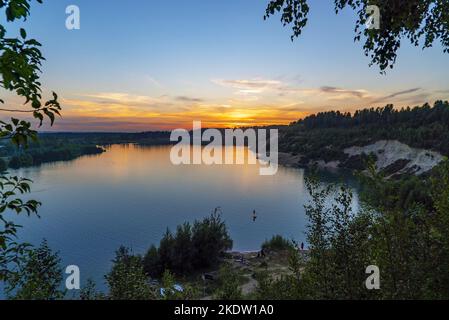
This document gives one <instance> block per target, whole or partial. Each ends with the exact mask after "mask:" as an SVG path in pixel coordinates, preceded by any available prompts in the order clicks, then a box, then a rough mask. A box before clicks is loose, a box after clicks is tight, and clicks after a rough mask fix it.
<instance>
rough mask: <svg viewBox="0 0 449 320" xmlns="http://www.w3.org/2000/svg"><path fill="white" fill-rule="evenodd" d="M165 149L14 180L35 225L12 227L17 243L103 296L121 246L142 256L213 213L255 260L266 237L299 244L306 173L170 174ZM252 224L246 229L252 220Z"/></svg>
mask: <svg viewBox="0 0 449 320" xmlns="http://www.w3.org/2000/svg"><path fill="white" fill-rule="evenodd" d="M169 154H170V147H138V146H134V145H126V146H123V145H114V146H111V147H108V148H107V152H105V153H103V154H101V155H97V156H85V157H82V158H79V159H77V160H74V161H70V162H58V163H54V164H46V165H43V166H41V167H35V168H28V169H23V170H19V171H17V172H12V174H20V175H22V176H24V177H29V178H31V179H33V180H34V184H33V193H32V197H33V198H34V199H37V200H40V201H42V203H43V205H42V207H41V209H40V211H39V213H40V215H41V218H40V219H38V218H34V217H33V218H25V217H20V218H19V219H18V221H19V223H21V224H23V225H24V229H23V230H22V231H21V239H23V240H25V241H28V242H31V243H33V244H39V242H40V241H41V240H42V239H43V238H46V239H47V240H48V242H49V244H50V246H51V247H52V248H54V249H55V250H57V251H59V253H60V255H61V257H62V260H63V264H64V265H68V264H76V265H78V266H79V267H80V269H81V276H82V278H83V280H86V278H87V277H91V278H93V279H94V280H95V281H96V282H97V284H98V286H99V287H100V288H104V286H103V284H104V280H103V275H104V274H105V273H107V272H108V270H109V269H110V266H111V262H110V261H111V259H113V257H114V250H115V249H117V248H118V247H119V246H120V245H125V246H128V247H131V248H132V249H133V251H134V252H135V253H144V252H145V250H146V249H147V248H148V247H149V246H150V245H151V244H153V243H154V244H157V243H159V240H160V238H161V236H162V234H163V233H164V232H165V230H166V228H167V227H168V228H170V229H171V230H174V229H175V227H176V226H177V225H179V224H181V223H183V222H185V221H193V220H194V219H201V218H203V217H205V216H207V215H209V214H210V213H211V212H212V211H213V209H214V208H215V207H218V206H220V207H221V208H222V211H223V218H224V220H226V223H227V225H228V227H229V231H230V234H231V237H232V239H233V240H234V250H242V251H246V250H258V249H259V248H260V245H261V243H262V242H263V241H264V240H265V239H267V238H270V237H271V236H272V235H274V234H281V235H284V236H286V237H289V238H294V239H296V240H298V241H304V239H305V235H304V230H305V226H306V218H305V214H304V208H303V205H304V204H305V203H306V201H307V196H306V192H305V189H304V171H303V170H301V169H292V168H281V167H280V168H279V171H278V173H277V174H276V175H274V176H260V175H259V167H258V166H257V165H227V166H225V165H223V166H205V165H198V166H194V165H190V166H174V165H172V164H171V162H170V158H169ZM254 209H255V210H256V211H257V213H258V218H257V220H256V222H253V221H252V219H251V217H252V211H253V210H254Z"/></svg>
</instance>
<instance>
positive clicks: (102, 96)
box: [2, 0, 449, 131]
mask: <svg viewBox="0 0 449 320" xmlns="http://www.w3.org/2000/svg"><path fill="white" fill-rule="evenodd" d="M267 2H268V0H266V1H264V0H226V1H224V0H220V1H219V0H190V1H186V0H172V1H162V0H160V1H153V0H129V1H117V0H70V1H66V0H57V1H56V0H46V1H44V4H43V5H37V4H36V5H34V6H33V8H32V14H31V18H30V19H29V20H28V21H27V22H25V23H20V24H19V25H23V26H25V27H26V29H27V30H28V34H29V36H32V37H35V38H36V39H38V40H39V41H40V42H42V44H43V45H44V46H43V53H44V55H45V57H46V58H47V61H46V63H45V65H44V68H43V71H44V74H43V77H42V82H43V85H44V87H45V89H46V90H55V91H56V92H58V93H59V95H60V96H61V98H62V99H63V100H62V102H63V106H64V111H63V115H64V118H63V119H62V120H60V121H58V123H57V124H56V125H55V127H54V128H53V130H70V131H98V130H101V131H117V130H119V131H141V130H151V129H159V128H175V127H188V126H189V123H190V125H191V121H192V120H203V122H205V123H207V125H211V126H228V125H231V126H232V125H251V124H268V123H288V122H290V121H292V120H294V119H297V118H299V117H302V116H304V115H306V114H310V113H313V112H317V111H321V110H330V109H339V110H345V111H352V110H355V109H357V108H363V107H368V106H382V105H385V104H386V103H394V104H395V105H397V106H399V107H402V106H406V105H416V104H422V103H424V102H426V101H429V102H433V101H434V100H436V99H447V95H448V94H449V77H448V76H447V71H448V70H449V68H448V67H449V55H447V54H443V53H442V50H441V47H440V46H439V45H438V44H437V45H435V46H434V48H431V49H427V50H424V51H422V50H421V49H420V48H415V47H412V46H410V45H409V44H407V43H406V42H405V41H404V43H403V46H402V47H401V49H400V50H399V58H398V61H397V63H396V65H395V68H394V69H393V70H391V71H388V73H387V75H381V74H380V73H379V70H378V68H377V67H376V66H373V67H371V68H370V67H369V66H368V64H369V59H368V58H366V57H365V56H364V54H363V51H362V48H361V46H362V45H361V43H354V42H353V36H354V33H353V30H354V23H355V20H356V19H355V15H354V13H353V12H352V11H351V10H349V9H346V10H345V11H343V12H342V13H340V14H338V15H335V13H334V10H333V1H320V0H311V1H310V2H311V12H310V19H309V24H308V26H307V27H306V29H305V30H304V33H303V35H302V36H301V37H300V38H299V39H297V40H295V41H294V42H291V41H290V35H291V30H290V29H289V28H288V27H285V28H284V27H283V26H282V24H281V23H280V21H279V16H275V17H272V18H271V19H269V20H267V21H264V20H263V15H264V11H265V6H266V3H267ZM71 4H74V5H77V6H79V8H80V10H81V29H80V30H71V31H70V30H67V29H66V28H65V20H66V17H67V15H66V14H65V9H66V7H67V6H68V5H71ZM2 21H3V20H2ZM2 94H3V93H2ZM7 97H9V98H10V99H9V100H8V101H7V103H9V104H17V103H19V101H17V100H16V98H14V97H12V96H10V95H8V96H7ZM3 116H4V115H2V117H3Z"/></svg>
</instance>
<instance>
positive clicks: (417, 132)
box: [279, 101, 449, 162]
mask: <svg viewBox="0 0 449 320" xmlns="http://www.w3.org/2000/svg"><path fill="white" fill-rule="evenodd" d="M378 140H398V141H400V142H402V143H405V144H407V145H409V146H411V147H416V148H424V149H429V150H434V151H438V152H440V153H442V154H444V155H449V103H448V102H447V101H444V102H443V101H437V102H435V104H434V106H433V107H431V106H430V105H429V104H424V105H423V106H421V107H414V108H410V107H407V108H403V109H400V110H396V109H394V108H393V105H387V106H386V107H383V108H371V109H363V110H358V111H356V112H355V113H354V114H351V113H342V112H339V111H329V112H320V113H318V114H316V115H312V116H309V117H306V118H304V119H302V120H299V121H297V122H294V123H292V124H290V125H289V126H287V127H283V128H282V129H281V130H280V141H279V149H280V151H284V152H290V153H293V154H300V155H302V156H303V162H308V161H309V160H324V161H332V160H345V159H346V157H347V156H346V155H345V154H344V152H343V150H344V149H345V148H347V147H351V146H364V145H368V144H371V143H374V142H376V141H378Z"/></svg>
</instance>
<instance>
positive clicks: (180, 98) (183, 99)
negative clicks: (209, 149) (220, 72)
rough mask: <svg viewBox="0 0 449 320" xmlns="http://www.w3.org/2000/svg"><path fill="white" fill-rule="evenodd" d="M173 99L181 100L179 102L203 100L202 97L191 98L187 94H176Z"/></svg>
mask: <svg viewBox="0 0 449 320" xmlns="http://www.w3.org/2000/svg"><path fill="white" fill-rule="evenodd" d="M175 100H177V101H181V102H189V103H190V102H198V103H199V102H204V99H201V98H192V97H187V96H177V97H175Z"/></svg>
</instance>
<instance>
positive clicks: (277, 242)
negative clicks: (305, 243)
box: [262, 235, 294, 251]
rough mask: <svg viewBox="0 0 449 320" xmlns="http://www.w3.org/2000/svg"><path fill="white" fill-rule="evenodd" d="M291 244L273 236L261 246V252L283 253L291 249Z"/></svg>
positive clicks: (277, 236) (282, 238)
mask: <svg viewBox="0 0 449 320" xmlns="http://www.w3.org/2000/svg"><path fill="white" fill-rule="evenodd" d="M293 247H294V246H293V243H292V242H291V241H290V240H287V239H285V238H284V237H282V236H280V235H276V236H273V237H272V238H271V239H270V240H266V241H265V242H264V243H263V244H262V249H263V250H272V251H284V250H289V249H291V248H293Z"/></svg>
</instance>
